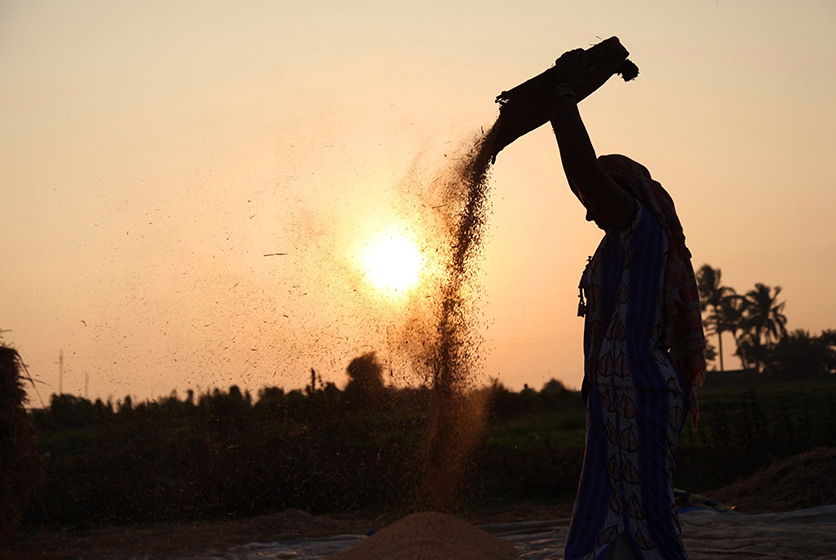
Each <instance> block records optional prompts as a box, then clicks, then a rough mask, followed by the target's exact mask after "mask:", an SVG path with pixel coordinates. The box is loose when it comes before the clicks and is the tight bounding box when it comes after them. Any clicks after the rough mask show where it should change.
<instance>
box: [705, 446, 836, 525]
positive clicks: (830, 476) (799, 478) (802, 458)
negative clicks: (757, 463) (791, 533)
mask: <svg viewBox="0 0 836 560" xmlns="http://www.w3.org/2000/svg"><path fill="white" fill-rule="evenodd" d="M707 494H708V495H709V496H710V497H711V498H712V499H714V500H717V501H718V502H720V503H722V504H725V505H727V506H730V507H733V508H734V509H735V510H736V511H740V512H743V513H770V512H783V511H792V510H796V509H804V508H811V507H818V506H825V505H834V504H836V449H833V448H818V449H814V450H812V451H809V452H807V453H802V454H801V455H794V456H792V457H787V458H786V459H778V460H775V461H773V462H772V464H770V465H769V466H768V467H766V468H765V469H763V470H761V471H759V472H757V473H755V474H753V475H752V476H750V477H749V478H746V479H744V480H740V481H737V482H735V483H734V484H731V485H729V486H726V487H725V488H721V489H720V490H717V491H715V492H707Z"/></svg>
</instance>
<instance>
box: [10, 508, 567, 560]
mask: <svg viewBox="0 0 836 560" xmlns="http://www.w3.org/2000/svg"><path fill="white" fill-rule="evenodd" d="M407 513H408V512H397V513H394V512H393V513H383V514H381V513H379V512H361V513H354V514H350V515H331V516H324V515H323V516H314V515H310V514H308V513H305V512H303V511H298V510H287V511H283V512H281V513H276V514H272V515H264V516H260V517H255V518H252V519H242V520H229V521H214V522H199V523H191V524H182V523H164V524H159V525H152V526H141V527H102V526H90V527H78V528H73V529H64V530H61V531H23V532H20V533H19V535H18V537H17V538H16V539H15V540H14V541H13V542H12V543H11V545H10V546H7V547H5V549H0V553H2V554H0V556H3V558H6V559H7V560H35V559H38V560H77V559H78V558H84V559H85V560H88V559H89V560H125V559H128V558H137V559H140V558H154V559H155V560H170V559H175V558H182V557H187V556H199V555H201V554H206V553H207V552H209V551H224V550H227V549H228V548H230V547H232V546H234V545H241V544H246V543H251V542H271V541H282V540H293V539H299V538H304V537H325V536H330V535H339V534H366V533H368V532H369V531H371V530H373V529H374V530H379V529H381V528H383V527H385V526H386V525H388V524H390V523H393V522H394V521H396V520H397V519H399V518H400V517H403V516H404V515H406V514H407ZM570 514H571V505H559V506H553V507H548V506H538V505H532V504H519V505H514V506H508V507H497V508H489V509H481V510H479V511H470V512H461V513H459V514H458V516H459V517H461V518H462V519H465V520H467V521H469V522H471V523H473V524H475V525H479V524H483V523H509V522H513V521H523V520H535V519H559V518H565V517H568V516H569V515H570Z"/></svg>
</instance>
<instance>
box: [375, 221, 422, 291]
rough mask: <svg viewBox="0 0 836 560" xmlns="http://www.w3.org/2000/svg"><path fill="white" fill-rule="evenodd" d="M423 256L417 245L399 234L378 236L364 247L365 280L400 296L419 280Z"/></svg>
mask: <svg viewBox="0 0 836 560" xmlns="http://www.w3.org/2000/svg"><path fill="white" fill-rule="evenodd" d="M423 264H424V256H423V255H422V254H421V250H420V249H419V248H418V245H417V244H416V243H415V241H413V240H412V239H410V238H409V237H407V236H406V235H404V234H402V233H386V234H381V235H380V236H378V237H376V238H375V239H373V240H372V241H370V242H369V243H368V245H366V250H365V254H364V256H363V268H364V273H365V277H366V278H367V279H368V280H369V281H370V282H371V283H372V284H373V285H374V286H375V287H377V288H379V289H381V290H388V291H390V292H393V293H403V292H405V291H407V290H409V289H410V288H413V287H415V286H416V285H417V284H418V281H419V279H420V272H421V268H422V266H423Z"/></svg>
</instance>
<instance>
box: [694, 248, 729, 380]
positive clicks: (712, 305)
mask: <svg viewBox="0 0 836 560" xmlns="http://www.w3.org/2000/svg"><path fill="white" fill-rule="evenodd" d="M721 275H722V273H721V271H720V269H719V268H712V267H711V265H708V264H704V265H702V267H700V269H699V270H698V271H697V274H696V276H697V284H698V287H699V290H700V309H701V310H702V311H703V312H704V313H705V312H707V313H708V314H707V315H706V317H705V319H704V320H703V323H704V324H705V327H706V331H707V332H708V334H716V335H717V346H718V352H717V355H718V356H719V357H720V371H723V369H724V367H723V333H724V332H728V331H736V330H737V326H738V323H737V322H735V321H734V319H735V318H734V316H733V313H729V311H733V310H734V308H735V306H734V305H733V303H732V301H733V300H734V299H735V298H736V297H737V294H736V293H735V291H734V289H733V288H729V287H727V286H723V285H722V284H721V283H720V277H721ZM706 359H712V358H709V356H708V355H706Z"/></svg>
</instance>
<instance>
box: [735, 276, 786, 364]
mask: <svg viewBox="0 0 836 560" xmlns="http://www.w3.org/2000/svg"><path fill="white" fill-rule="evenodd" d="M780 293H781V287H780V286H776V287H775V288H774V290H773V289H772V288H770V287H769V286H766V285H765V284H755V289H754V290H750V291H749V292H747V293H746V295H745V296H744V297H745V300H746V303H745V308H744V310H743V321H742V322H741V327H742V329H743V331H744V339H745V342H746V344H745V345H744V347H741V345H740V342H739V343H738V352H739V355H740V356H741V359H744V361H748V362H749V363H752V364H754V365H755V366H756V367H757V369H758V370H760V369H761V367H760V366H761V364H763V363H765V360H766V354H767V353H768V350H769V349H770V348H771V347H772V346H774V344H775V343H776V342H777V341H778V340H780V339H781V338H782V337H784V336H786V334H787V326H786V325H787V317H786V315H784V313H783V311H784V305H785V304H786V302H781V303H778V294H780ZM744 355H747V356H744Z"/></svg>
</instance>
